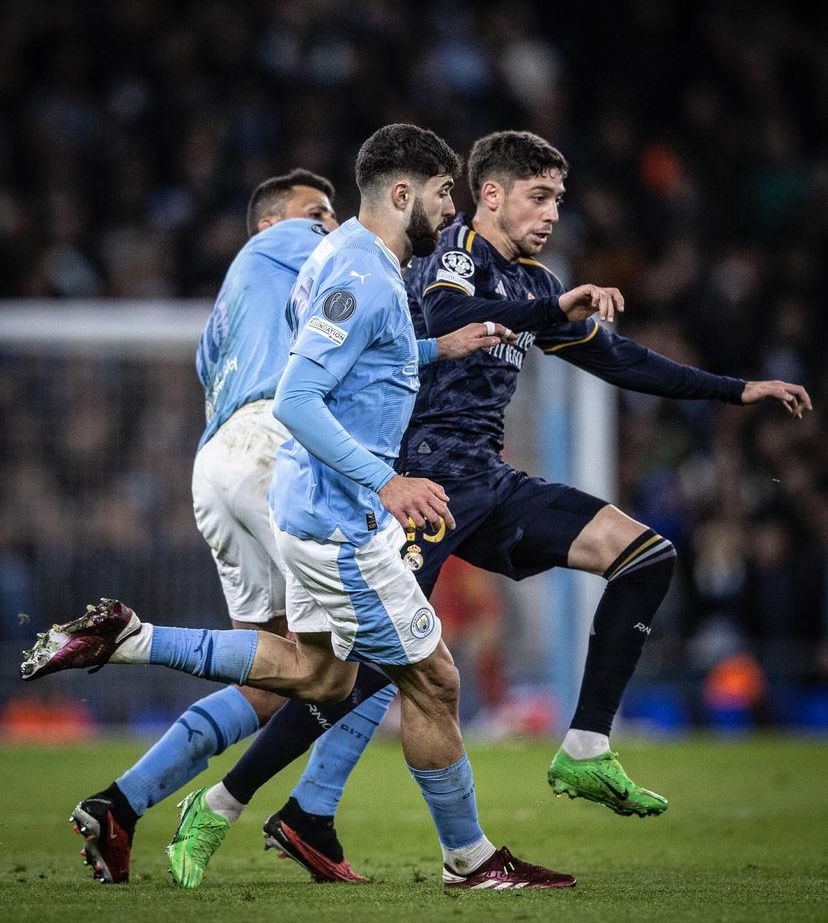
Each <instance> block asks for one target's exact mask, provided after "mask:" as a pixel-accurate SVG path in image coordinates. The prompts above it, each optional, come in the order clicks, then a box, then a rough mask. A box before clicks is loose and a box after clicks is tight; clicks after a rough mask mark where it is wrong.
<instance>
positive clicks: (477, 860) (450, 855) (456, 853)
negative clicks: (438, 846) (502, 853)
mask: <svg viewBox="0 0 828 923" xmlns="http://www.w3.org/2000/svg"><path fill="white" fill-rule="evenodd" d="M494 853H495V848H494V846H493V845H492V844H491V843H490V842H489V840H488V839H486V837H485V836H484V837H482V838H481V839H479V840H478V841H477V842H476V843H472V844H471V845H470V846H463V847H462V849H446V847H445V846H444V847H443V862H445V864H446V865H447V866H448V867H449V868H450V869H451V870H452V871H453V872H456V873H457V874H458V875H468V874H469V872H473V871H474V870H475V869H476V868H479V867H480V866H481V865H483V863H484V862H485V861H486V860H487V859H489V858H491V857H492V856H493V855H494Z"/></svg>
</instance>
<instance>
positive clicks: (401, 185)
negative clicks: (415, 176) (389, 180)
mask: <svg viewBox="0 0 828 923" xmlns="http://www.w3.org/2000/svg"><path fill="white" fill-rule="evenodd" d="M391 200H392V201H393V203H394V206H395V208H398V209H399V210H400V211H405V210H406V209H407V208H408V207H409V205H410V204H411V203H412V202H413V201H414V190H413V189H412V188H411V184H410V183H407V182H406V181H405V180H400V182H398V183H394V185H393V186H392V187H391Z"/></svg>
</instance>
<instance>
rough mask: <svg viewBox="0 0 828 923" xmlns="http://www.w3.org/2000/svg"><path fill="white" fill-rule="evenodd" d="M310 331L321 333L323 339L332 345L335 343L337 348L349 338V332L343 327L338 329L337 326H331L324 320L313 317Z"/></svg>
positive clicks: (309, 324)
mask: <svg viewBox="0 0 828 923" xmlns="http://www.w3.org/2000/svg"><path fill="white" fill-rule="evenodd" d="M308 330H315V331H316V332H317V333H321V334H322V336H323V337H325V338H326V339H328V340H330V341H331V343H334V344H335V345H336V346H341V345H342V344H343V343H344V342H345V340H346V339H347V338H348V334H347V332H346V331H344V330H343V329H342V328H341V327H337V326H336V324H329V323H328V322H327V321H324V320H322V318H321V317H312V318H311V319H310V320H309V321H308Z"/></svg>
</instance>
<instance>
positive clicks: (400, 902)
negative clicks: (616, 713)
mask: <svg viewBox="0 0 828 923" xmlns="http://www.w3.org/2000/svg"><path fill="white" fill-rule="evenodd" d="M616 745H617V746H618V747H619V750H620V755H621V759H622V761H623V763H624V766H625V768H626V769H627V771H628V772H629V773H630V775H631V776H632V777H633V778H634V779H636V781H638V782H639V783H640V784H643V785H645V786H648V787H651V788H654V789H655V790H656V791H659V792H662V793H663V794H665V795H666V796H667V797H668V798H669V799H670V807H669V810H668V811H667V812H666V814H664V815H663V816H662V817H658V818H647V819H640V818H637V817H618V816H616V815H615V814H613V813H612V812H611V811H609V810H607V809H606V808H602V807H599V806H597V805H593V804H588V803H586V802H582V801H571V800H569V799H566V798H555V797H553V796H552V794H551V790H550V789H549V788H548V786H547V784H546V766H547V763H548V761H549V758H550V756H551V754H552V745H551V744H550V745H543V744H539V743H526V744H522V743H508V744H497V745H482V744H471V745H470V746H469V753H470V756H471V758H472V762H473V764H474V767H475V779H476V785H477V794H478V802H479V806H480V814H481V818H482V821H483V826H484V829H485V830H486V833H487V835H488V836H489V838H490V839H492V840H493V841H494V842H495V845H497V846H500V845H502V844H504V843H505V844H507V845H508V846H509V847H510V848H511V849H512V851H513V852H514V853H515V854H516V855H518V856H520V857H521V858H525V859H527V860H529V861H532V862H538V863H542V864H546V865H550V866H551V867H553V868H557V869H560V870H563V871H567V872H572V873H573V874H575V875H577V876H578V885H577V887H576V888H572V889H569V890H566V891H560V892H558V891H520V892H505V893H491V892H479V893H476V892H460V893H458V892H452V893H451V894H450V895H447V894H444V893H443V891H442V889H441V887H440V879H439V873H440V854H439V848H438V845H437V840H436V837H435V834H434V831H433V828H432V826H431V822H430V819H429V817H428V813H427V810H426V807H425V805H424V803H423V802H422V800H421V798H420V795H419V792H418V790H417V788H416V786H415V784H414V782H413V780H412V779H411V777H410V776H409V775H408V773H407V771H406V769H405V766H404V764H403V760H402V754H401V751H400V748H399V744H398V743H397V742H396V741H393V740H384V741H377V742H375V743H374V744H372V746H371V747H370V748H369V750H368V752H367V753H366V756H365V758H364V759H363V761H362V763H361V764H360V765H359V766H358V767H357V770H356V771H355V773H354V775H353V777H352V780H351V783H350V785H349V787H348V789H347V791H346V795H345V798H344V800H343V803H342V805H341V808H340V812H339V815H338V821H337V826H338V830H339V832H340V835H341V837H342V840H343V842H344V843H345V846H346V850H347V854H348V857H349V859H350V860H351V863H352V865H353V866H354V868H356V869H357V870H358V871H361V872H363V873H364V874H366V875H369V876H370V877H371V878H372V883H371V884H370V885H362V886H360V885H316V884H313V883H312V882H311V881H310V879H309V877H308V876H307V875H306V873H305V872H304V871H303V870H302V869H301V868H299V866H297V865H295V864H294V863H292V862H289V861H279V860H278V859H277V857H276V854H275V853H274V852H273V851H269V852H267V853H266V852H265V851H264V849H263V839H262V833H261V824H262V821H263V819H264V818H265V817H266V816H267V814H268V813H270V812H271V811H272V810H275V809H276V808H278V807H279V806H280V805H281V804H282V802H283V801H284V799H285V797H286V795H287V793H288V792H289V790H290V786H291V785H292V783H293V781H294V780H295V778H296V777H297V775H298V772H299V771H300V769H301V766H297V767H296V768H293V767H292V768H291V770H289V771H288V772H285V773H283V774H282V776H281V777H280V778H277V779H276V780H275V781H274V782H271V783H270V785H269V786H267V787H266V788H265V789H263V790H262V791H260V792H259V793H258V794H257V796H256V798H255V799H254V801H253V803H252V804H251V805H250V807H249V808H248V810H247V812H246V813H245V814H244V815H243V816H242V818H241V820H240V821H239V822H238V823H237V824H236V825H235V826H234V827H233V828H232V829H231V830H230V832H229V833H228V835H227V838H226V840H225V842H224V845H223V846H222V848H221V849H220V850H219V851H218V852H217V853H216V854H215V856H214V857H213V860H212V862H211V864H210V866H209V868H208V869H207V873H206V875H205V880H204V883H203V885H202V887H201V888H200V889H199V890H197V891H182V890H179V889H177V888H176V887H175V886H174V885H173V884H172V880H171V879H170V877H169V875H168V874H167V864H166V856H165V853H164V846H165V845H166V844H167V842H168V841H169V839H170V837H171V835H172V833H173V831H174V829H175V826H176V823H177V819H178V812H177V810H176V802H177V801H179V800H180V797H181V796H182V795H183V794H184V793H185V792H186V791H188V790H190V789H191V788H195V787H198V785H206V784H211V783H212V782H215V781H218V780H219V779H220V778H221V777H222V775H223V774H224V772H225V771H226V770H227V769H229V767H230V766H231V765H232V763H233V762H234V760H235V759H236V758H237V756H238V755H239V754H240V753H241V752H242V751H241V749H240V746H243V745H240V746H237V747H235V748H233V749H232V750H231V751H230V752H228V753H225V754H223V755H222V756H221V757H219V758H217V759H215V760H214V761H213V762H212V764H211V766H210V768H209V769H207V770H206V771H205V772H204V773H203V774H202V775H201V776H200V777H199V778H198V779H197V780H196V782H195V783H194V784H193V785H192V786H189V787H188V788H187V789H184V790H182V791H181V792H179V793H178V797H176V796H173V797H171V798H168V799H167V800H166V801H163V802H162V803H161V804H159V805H157V806H156V807H155V808H153V809H151V810H150V811H149V812H147V814H146V815H145V817H144V818H143V820H142V821H141V822H140V824H139V827H138V831H137V834H136V839H135V845H134V849H133V871H132V881H131V882H130V884H128V885H113V886H103V885H101V884H99V883H98V882H95V881H93V880H92V878H91V872H90V870H89V869H88V868H86V867H84V866H83V865H82V863H81V861H80V858H79V855H78V851H79V849H80V846H81V840H80V837H79V836H77V835H76V834H75V833H74V832H73V831H72V829H71V826H70V824H69V823H68V817H69V813H70V811H71V809H72V808H73V807H74V805H75V803H76V802H77V801H78V800H79V799H80V798H82V797H84V796H86V795H88V794H90V793H92V792H93V791H96V790H97V789H98V788H102V787H104V786H105V785H107V784H108V783H109V782H110V781H111V780H112V779H113V778H115V777H117V776H118V775H119V774H120V773H121V772H122V771H123V770H124V769H126V768H127V767H128V766H129V765H130V764H131V762H132V761H133V760H134V759H135V758H137V757H138V756H139V755H140V754H141V753H142V752H143V751H144V749H145V747H146V742H145V741H140V740H131V739H116V740H111V739H104V740H95V741H93V742H91V743H90V745H89V746H88V747H87V748H85V749H82V748H80V747H37V748H35V747H17V746H15V747H12V746H0V769H2V776H0V778H2V782H0V921H9V923H11V921H15V923H27V921H32V923H50V921H58V920H60V921H65V920H80V919H84V920H94V921H95V923H108V921H118V923H132V921H145V920H146V921H175V923H210V921H213V920H215V921H232V923H248V921H249V923H264V921H273V923H293V921H312V923H346V921H348V923H350V921H354V923H443V921H445V923H498V921H516V923H534V921H544V923H546V921H555V923H569V921H573V923H574V921H577V923H592V921H595V923H598V921H600V923H610V921H612V923H626V921H629V923H633V921H634V923H642V921H654V923H656V921H658V923H664V921H688V923H690V921H692V923H696V921H705V923H714V921H728V923H733V921H745V923H797V921H828V887H826V881H827V880H828V794H826V791H828V790H827V789H826V783H825V769H826V762H828V760H827V759H826V758H828V741H826V739H825V738H824V737H823V738H807V737H793V736H788V737H785V736H776V735H751V736H746V737H740V738H736V739H731V740H726V739H720V738H715V737H706V736H703V737H702V736H698V737H695V736H694V737H688V738H682V739H680V740H669V741H665V742H655V741H651V740H650V741H640V740H637V739H629V740H625V739H623V738H621V739H619V740H617V741H616Z"/></svg>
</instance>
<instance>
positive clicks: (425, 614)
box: [411, 609, 434, 638]
mask: <svg viewBox="0 0 828 923" xmlns="http://www.w3.org/2000/svg"><path fill="white" fill-rule="evenodd" d="M432 631H434V613H433V612H432V611H431V609H418V610H417V611H416V612H415V613H414V618H413V619H411V634H412V635H414V637H415V638H427V637H428V636H429V635H430V634H431V632H432Z"/></svg>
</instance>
